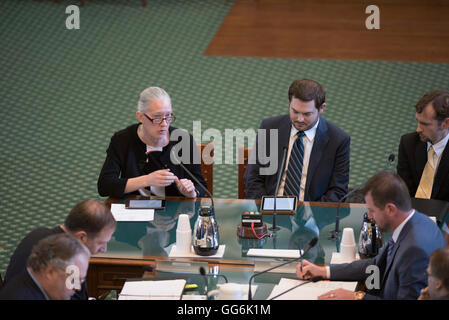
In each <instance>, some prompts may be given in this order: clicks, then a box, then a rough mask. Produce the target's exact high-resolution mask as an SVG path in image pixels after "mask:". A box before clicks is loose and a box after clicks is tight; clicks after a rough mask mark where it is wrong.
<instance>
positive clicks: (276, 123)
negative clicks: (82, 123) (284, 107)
mask: <svg viewBox="0 0 449 320" xmlns="http://www.w3.org/2000/svg"><path fill="white" fill-rule="evenodd" d="M286 124H287V125H290V117H289V115H288V114H284V115H280V116H274V117H270V118H265V119H263V120H262V122H261V124H260V127H261V128H267V129H269V128H279V127H280V126H285V125H286Z"/></svg>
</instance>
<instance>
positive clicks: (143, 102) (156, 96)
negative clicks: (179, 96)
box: [137, 87, 171, 113]
mask: <svg viewBox="0 0 449 320" xmlns="http://www.w3.org/2000/svg"><path fill="white" fill-rule="evenodd" d="M160 99H167V100H168V101H170V103H171V99H170V96H169V95H168V93H167V92H166V91H165V90H164V89H162V88H159V87H149V88H146V89H145V90H143V91H142V92H141V93H140V95H139V100H138V101H137V111H138V112H140V113H145V112H146V111H147V109H148V105H149V103H148V102H152V101H155V100H160Z"/></svg>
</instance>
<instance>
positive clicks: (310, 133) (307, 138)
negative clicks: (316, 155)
mask: <svg viewBox="0 0 449 320" xmlns="http://www.w3.org/2000/svg"><path fill="white" fill-rule="evenodd" d="M319 123H320V118H319V117H318V121H317V122H316V123H315V125H314V126H313V127H312V128H310V129H309V130H306V131H304V137H303V138H302V142H303V145H304V158H303V163H302V175H301V185H300V192H299V199H298V200H299V201H303V200H304V191H305V189H306V181H307V170H308V168H309V160H310V154H311V152H312V147H313V142H314V141H315V135H316V129H317V128H318V124H319ZM297 132H298V129H296V128H295V127H294V126H293V125H292V129H291V130H290V141H289V144H288V152H287V160H286V165H285V170H284V174H283V175H282V180H281V185H280V186H279V192H278V196H282V195H283V194H284V185H285V179H286V177H287V169H288V163H289V161H290V154H291V152H292V148H293V144H294V143H295V141H296V139H297V138H299V137H297V136H296V133H297Z"/></svg>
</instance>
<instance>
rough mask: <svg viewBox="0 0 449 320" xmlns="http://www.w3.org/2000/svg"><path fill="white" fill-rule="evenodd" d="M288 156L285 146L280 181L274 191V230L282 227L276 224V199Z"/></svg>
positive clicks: (272, 228)
mask: <svg viewBox="0 0 449 320" xmlns="http://www.w3.org/2000/svg"><path fill="white" fill-rule="evenodd" d="M286 158H287V147H284V148H283V149H282V162H281V170H279V176H278V181H277V183H276V190H275V192H274V203H273V225H272V227H271V228H270V230H272V231H277V230H279V229H280V228H279V227H278V226H276V216H277V213H276V202H277V201H276V199H277V195H278V192H279V187H280V185H281V179H282V176H283V175H284V168H285V160H286Z"/></svg>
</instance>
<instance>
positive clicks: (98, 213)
mask: <svg viewBox="0 0 449 320" xmlns="http://www.w3.org/2000/svg"><path fill="white" fill-rule="evenodd" d="M116 225H117V222H116V221H115V219H114V217H113V216H112V213H111V210H109V208H108V207H106V206H105V205H104V203H102V202H100V201H97V200H93V199H89V200H84V201H82V202H80V203H78V204H77V205H75V207H73V209H72V210H71V211H70V213H69V215H68V216H67V218H66V219H65V222H64V226H65V228H66V229H67V231H69V232H70V233H76V232H78V231H84V232H86V234H87V235H88V236H89V237H93V238H95V237H96V236H97V235H98V234H99V233H100V232H101V231H103V230H104V229H115V227H116Z"/></svg>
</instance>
